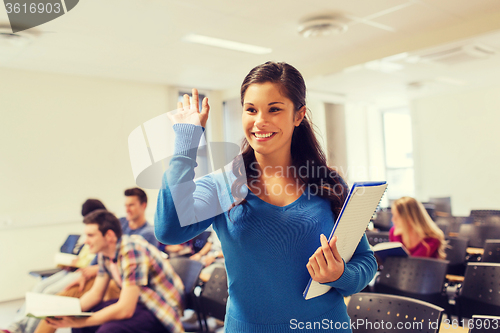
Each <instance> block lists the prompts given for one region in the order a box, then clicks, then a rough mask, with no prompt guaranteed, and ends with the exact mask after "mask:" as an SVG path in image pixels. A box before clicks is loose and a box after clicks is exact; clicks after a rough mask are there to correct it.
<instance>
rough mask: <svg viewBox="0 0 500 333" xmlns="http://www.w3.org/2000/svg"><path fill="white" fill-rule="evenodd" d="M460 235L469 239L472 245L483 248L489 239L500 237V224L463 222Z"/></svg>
mask: <svg viewBox="0 0 500 333" xmlns="http://www.w3.org/2000/svg"><path fill="white" fill-rule="evenodd" d="M459 236H460V237H463V238H468V239H469V246H470V247H478V248H483V247H484V244H485V243H486V240H487V239H500V225H495V224H481V225H476V224H462V225H461V226H460V231H459Z"/></svg>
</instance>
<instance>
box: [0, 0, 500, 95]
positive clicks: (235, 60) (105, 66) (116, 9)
mask: <svg viewBox="0 0 500 333" xmlns="http://www.w3.org/2000/svg"><path fill="white" fill-rule="evenodd" d="M327 14H336V15H338V14H342V15H343V16H344V17H345V18H346V23H347V25H348V29H347V31H346V32H345V33H343V34H338V35H331V36H327V37H321V38H312V39H305V38H303V37H302V36H300V35H299V34H298V33H297V27H298V24H299V22H301V21H303V20H304V19H307V18H310V17H313V16H318V15H327ZM2 23H4V24H8V18H7V14H6V12H5V11H3V10H2V11H0V24H2ZM497 31H500V1H495V0H474V1H470V0H349V1H345V0H308V1H301V0H293V1H291V0H274V1H269V0H266V1H264V0H253V1H242V0H106V1H102V0H85V1H80V2H79V4H78V5H77V6H76V7H75V8H74V9H73V10H71V11H70V12H68V13H66V14H65V15H63V16H61V17H59V18H57V19H55V20H53V21H50V22H48V23H45V24H43V25H41V26H39V27H36V28H33V29H31V30H30V31H28V33H30V32H31V33H34V34H37V37H36V38H33V39H32V40H31V41H30V43H28V44H27V45H25V46H22V47H15V46H12V45H10V44H9V43H6V42H1V41H0V67H6V68H17V69H25V70H35V71H45V72H54V73H66V74H72V75H86V76H96V77H103V78H114V79H124V80H133V81H141V82H151V83H162V84H169V85H176V86H182V87H198V88H201V89H211V90H230V89H234V88H237V87H239V85H240V84H241V81H242V79H243V77H244V75H245V74H246V73H247V72H248V71H249V70H250V69H251V68H252V67H254V66H255V65H257V64H260V63H263V62H265V61H267V60H274V61H286V62H289V63H290V64H292V65H294V66H295V67H297V68H298V69H299V70H300V71H301V72H302V73H303V74H304V76H305V78H306V80H307V83H308V87H309V88H310V89H312V90H314V91H317V92H320V93H324V94H330V95H331V96H341V97H343V98H353V99H360V100H366V101H370V102H376V103H381V104H384V105H392V104H398V103H400V101H402V100H404V99H405V98H412V97H415V96H420V95H422V94H427V93H435V92H443V91H452V90H457V89H470V88H471V87H475V86H477V85H485V84H497V83H498V84H500V82H497V81H496V80H499V79H497V78H500V75H498V74H500V59H499V56H498V54H495V55H494V56H492V57H489V58H488V59H480V60H472V61H469V62H463V63H460V64H454V65H445V64H439V63H438V62H425V63H422V62H417V63H411V62H408V57H411V56H412V55H415V54H422V52H424V53H425V52H429V51H426V50H432V49H434V48H436V47H443V45H445V46H446V47H447V45H449V44H450V43H451V44H452V45H458V46H461V45H466V44H475V43H481V44H484V45H487V46H489V47H491V48H492V49H495V50H498V52H499V53H500V33H498V32H497ZM190 33H197V34H202V35H206V36H210V37H216V38H221V39H227V40H231V41H236V42H241V43H248V44H253V45H258V46H263V47H268V48H272V50H273V51H272V53H270V54H266V55H254V54H248V53H243V52H238V51H231V50H226V49H221V48H216V47H210V46H203V45H198V44H192V43H187V42H184V41H183V40H182V38H183V37H185V36H186V35H188V34H190ZM404 52H407V53H408V54H407V55H406V58H405V56H404V55H402V56H398V57H397V58H395V59H396V60H394V59H392V60H391V59H389V60H387V59H386V60H384V63H387V62H390V63H392V64H394V63H397V64H399V65H400V66H399V67H398V66H396V67H398V68H399V69H397V70H395V69H394V68H392V69H391V72H387V70H386V69H384V70H385V71H381V70H380V69H377V68H378V67H377V63H373V62H371V63H369V65H362V64H364V63H367V62H370V61H373V60H376V59H382V58H387V57H390V56H394V55H398V54H401V53H404ZM379 65H380V63H379ZM379 67H380V66H379ZM392 67H394V66H392ZM497 72H498V73H497ZM450 82H452V83H450Z"/></svg>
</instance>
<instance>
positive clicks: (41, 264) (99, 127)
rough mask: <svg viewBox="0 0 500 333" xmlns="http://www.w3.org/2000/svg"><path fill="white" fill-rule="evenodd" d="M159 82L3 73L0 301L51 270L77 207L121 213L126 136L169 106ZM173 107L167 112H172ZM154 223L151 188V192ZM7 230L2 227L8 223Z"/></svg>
mask: <svg viewBox="0 0 500 333" xmlns="http://www.w3.org/2000/svg"><path fill="white" fill-rule="evenodd" d="M173 95H175V94H172V88H169V87H167V86H162V85H155V84H143V83H133V82H126V81H118V80H109V79H98V78H87V77H76V76H66V75H57V74H46V73H37V72H28V71H20V70H9V69H0V189H1V192H0V271H1V274H0V301H5V300H10V299H15V298H20V297H23V296H24V293H25V292H26V291H27V290H28V289H30V288H31V287H32V285H33V284H34V283H35V279H34V278H32V277H30V276H28V271H30V270H34V269H44V268H51V267H54V264H53V255H54V253H55V252H56V251H57V250H58V248H59V247H60V246H61V244H62V243H63V241H64V239H65V238H66V236H67V235H68V234H70V233H81V231H82V229H83V228H82V224H81V216H80V210H81V204H82V203H83V202H84V201H85V199H86V198H89V197H93V198H98V199H101V200H102V201H103V202H104V204H105V205H106V206H107V207H108V209H110V210H112V211H114V212H115V213H116V214H118V215H122V214H123V213H124V209H123V191H124V189H126V188H128V187H133V186H135V182H134V178H133V175H132V170H131V167H130V161H129V155H128V146H127V144H128V143H127V137H128V135H129V133H130V132H131V131H132V130H133V129H134V128H136V127H137V126H139V125H140V124H142V123H143V122H144V121H146V120H149V119H150V118H152V117H154V116H157V115H160V114H163V113H165V112H167V111H170V110H171V109H173V108H174V107H175V100H174V101H173V104H172V103H171V102H172V101H170V99H171V97H169V96H173ZM172 105H173V106H172ZM147 193H148V195H149V202H150V203H149V207H148V210H147V217H148V219H149V220H150V221H151V222H153V216H154V210H155V207H156V197H157V191H156V190H148V191H147ZM7 224H8V225H7Z"/></svg>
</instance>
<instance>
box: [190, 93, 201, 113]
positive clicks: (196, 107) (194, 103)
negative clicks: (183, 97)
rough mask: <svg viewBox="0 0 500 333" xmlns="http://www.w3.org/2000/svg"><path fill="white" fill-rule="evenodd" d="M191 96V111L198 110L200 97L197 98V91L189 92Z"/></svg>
mask: <svg viewBox="0 0 500 333" xmlns="http://www.w3.org/2000/svg"><path fill="white" fill-rule="evenodd" d="M191 95H192V96H193V109H195V110H198V109H199V105H200V97H199V96H198V89H196V88H193V89H192V90H191Z"/></svg>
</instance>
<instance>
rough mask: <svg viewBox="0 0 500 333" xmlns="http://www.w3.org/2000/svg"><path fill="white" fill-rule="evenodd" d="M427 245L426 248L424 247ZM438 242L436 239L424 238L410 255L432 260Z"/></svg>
mask: <svg viewBox="0 0 500 333" xmlns="http://www.w3.org/2000/svg"><path fill="white" fill-rule="evenodd" d="M424 242H425V243H427V246H428V247H426V246H425V244H424ZM439 245H440V242H439V239H436V238H426V239H424V240H423V241H421V242H420V243H419V244H418V245H417V246H416V247H415V248H414V249H412V251H411V255H412V256H413V257H427V258H432V257H433V256H434V254H435V253H436V251H437V249H438V248H439Z"/></svg>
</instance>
